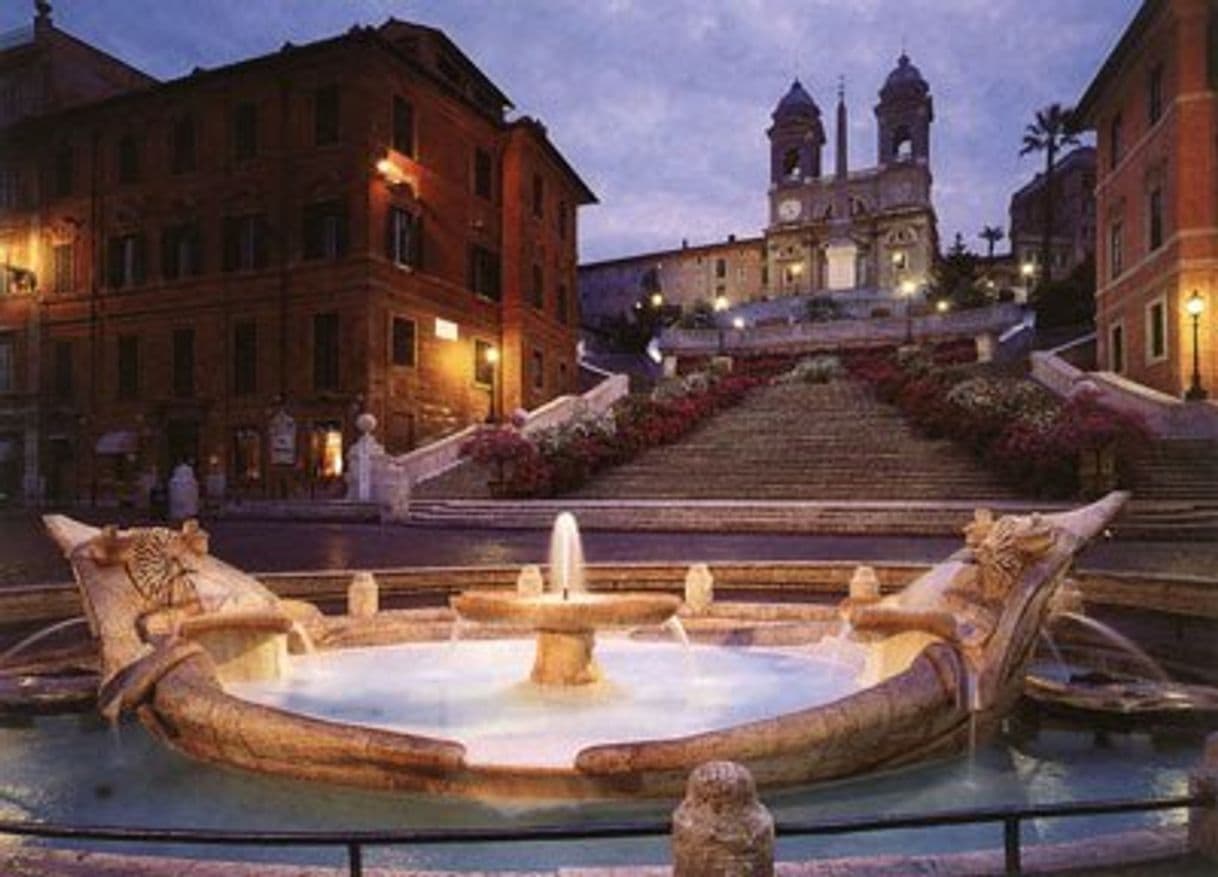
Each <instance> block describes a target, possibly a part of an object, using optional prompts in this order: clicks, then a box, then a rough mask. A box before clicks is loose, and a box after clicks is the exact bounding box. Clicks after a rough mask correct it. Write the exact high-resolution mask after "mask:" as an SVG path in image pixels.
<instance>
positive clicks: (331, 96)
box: [313, 85, 338, 146]
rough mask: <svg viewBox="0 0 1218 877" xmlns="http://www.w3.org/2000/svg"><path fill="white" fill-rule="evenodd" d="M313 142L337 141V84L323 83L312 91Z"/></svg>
mask: <svg viewBox="0 0 1218 877" xmlns="http://www.w3.org/2000/svg"><path fill="white" fill-rule="evenodd" d="M313 142H314V143H315V144H316V145H318V146H326V145H328V144H330V143H337V142H338V86H337V85H325V86H322V87H321V88H319V89H317V91H315V92H313Z"/></svg>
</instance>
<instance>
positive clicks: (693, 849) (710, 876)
mask: <svg viewBox="0 0 1218 877" xmlns="http://www.w3.org/2000/svg"><path fill="white" fill-rule="evenodd" d="M672 862H673V870H672V873H673V877H773V874H774V820H773V818H772V817H771V816H770V812H769V811H768V810H766V808H765V807H764V806H763V805H762V803H761V802H760V801H758V800H757V786H756V785H755V784H754V783H753V775H752V774H750V773H749V772H748V770H747V769H746V768H745V767H743V766H742V765H739V764H735V763H733V762H730V761H710V762H707V763H706V764H702V765H699V766H698V767H697V768H695V769H694V771H693V773H691V774H690V775H689V784H688V786H687V787H686V791H685V800H684V801H682V802H681V805H680V806H679V807H677V809H676V811H675V812H674V813H673V815H672Z"/></svg>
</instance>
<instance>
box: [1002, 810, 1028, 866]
mask: <svg viewBox="0 0 1218 877" xmlns="http://www.w3.org/2000/svg"><path fill="white" fill-rule="evenodd" d="M1002 846H1003V850H1004V852H1005V858H1006V872H1007V873H1008V874H1022V873H1023V862H1021V861H1020V858H1021V856H1020V849H1019V817H1018V816H1008V817H1007V818H1006V819H1004V820H1002Z"/></svg>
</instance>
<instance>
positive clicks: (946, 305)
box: [935, 298, 952, 314]
mask: <svg viewBox="0 0 1218 877" xmlns="http://www.w3.org/2000/svg"><path fill="white" fill-rule="evenodd" d="M951 309H952V305H951V302H949V301H948V300H947V299H945V298H943V299H939V303H938V304H937V305H935V310H937V311H938V312H939V313H941V314H946V313H947V312H948V311H950V310H951Z"/></svg>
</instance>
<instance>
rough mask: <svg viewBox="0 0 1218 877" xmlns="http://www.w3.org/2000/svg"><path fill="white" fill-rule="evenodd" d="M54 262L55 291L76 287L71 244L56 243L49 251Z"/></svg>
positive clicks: (74, 261) (73, 254)
mask: <svg viewBox="0 0 1218 877" xmlns="http://www.w3.org/2000/svg"><path fill="white" fill-rule="evenodd" d="M51 255H52V261H53V262H54V268H55V274H54V283H55V291H56V292H71V291H72V290H73V289H75V288H76V259H75V255H76V253H75V251H74V250H73V248H72V245H71V244H56V245H55V247H54V249H53V250H52V251H51Z"/></svg>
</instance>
